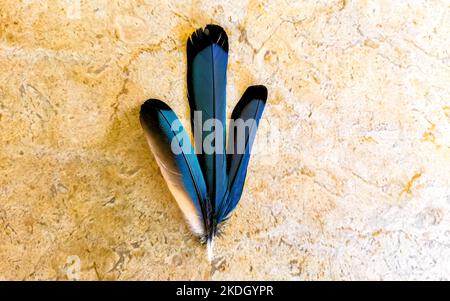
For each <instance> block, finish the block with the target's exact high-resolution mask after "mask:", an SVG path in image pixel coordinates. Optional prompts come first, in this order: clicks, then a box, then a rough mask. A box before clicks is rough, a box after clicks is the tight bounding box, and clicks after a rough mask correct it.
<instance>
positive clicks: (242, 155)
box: [140, 25, 267, 257]
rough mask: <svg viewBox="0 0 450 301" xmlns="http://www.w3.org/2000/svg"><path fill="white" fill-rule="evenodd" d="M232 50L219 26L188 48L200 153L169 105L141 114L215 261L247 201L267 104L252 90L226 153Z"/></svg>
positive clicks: (198, 34)
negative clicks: (217, 246)
mask: <svg viewBox="0 0 450 301" xmlns="http://www.w3.org/2000/svg"><path fill="white" fill-rule="evenodd" d="M228 47H229V46H228V37H227V34H226V33H225V31H224V30H223V28H222V27H220V26H217V25H207V26H206V27H204V28H200V29H198V30H196V31H195V32H194V33H193V34H192V35H191V37H190V38H189V40H188V42H187V64H188V66H187V87H188V99H189V105H190V109H191V127H192V129H193V131H194V138H195V139H194V140H195V143H194V147H195V152H194V148H193V147H192V145H191V142H190V139H189V137H188V135H187V133H186V132H185V131H184V129H183V127H182V126H181V123H180V122H179V120H178V118H177V116H176V115H175V113H174V112H173V111H172V110H171V109H170V107H169V106H167V105H166V104H165V103H163V102H162V101H159V100H155V99H152V100H148V101H146V102H145V103H144V104H143V105H142V107H141V113H140V119H141V124H142V127H143V128H144V130H145V133H146V137H147V141H148V143H149V146H150V148H151V150H152V152H153V153H154V155H155V158H156V161H157V163H158V165H159V167H160V169H161V173H162V174H163V176H164V178H165V180H166V182H167V184H168V186H169V189H170V190H171V192H172V194H173V195H174V197H175V199H176V200H177V202H178V205H179V206H180V208H181V210H182V211H183V213H184V215H185V217H186V219H187V220H188V222H189V224H190V225H191V229H192V230H193V232H194V233H195V234H197V235H198V236H200V237H201V238H202V241H204V242H207V243H208V255H209V257H210V256H211V255H212V254H211V253H210V252H212V243H213V237H214V236H215V235H217V234H218V231H219V226H220V224H221V223H223V222H224V221H225V220H226V219H228V217H229V216H230V214H231V212H232V211H233V210H234V209H235V208H236V205H237V204H238V202H239V199H240V198H241V195H242V191H243V187H244V183H245V178H246V174H247V166H248V163H249V159H250V152H251V148H252V144H253V141H254V139H255V134H256V128H257V127H258V124H259V120H260V118H261V116H262V113H263V110H264V107H265V104H266V100H267V89H266V88H265V87H264V86H251V87H249V88H248V89H247V91H246V92H245V93H244V95H243V96H242V98H241V100H240V101H239V102H238V104H237V105H236V107H235V109H234V110H233V113H232V115H231V122H232V123H230V137H229V139H228V149H227V150H226V149H225V148H226V145H227V144H226V80H227V64H228ZM199 112H201V114H202V119H201V120H197V121H202V122H206V123H208V121H207V120H210V121H209V122H210V126H209V128H207V129H205V127H204V126H206V124H203V123H200V122H198V124H194V123H195V122H194V121H195V118H194V117H195V116H196V115H195V114H196V113H199ZM211 120H212V123H211ZM236 121H237V122H236ZM239 122H241V123H243V124H244V125H245V126H244V128H245V130H244V131H241V130H239V129H237V128H236V127H232V125H236V124H238V125H239ZM174 124H175V126H174ZM211 135H212V137H213V139H211ZM208 139H211V140H208ZM208 142H211V145H212V146H213V147H214V148H213V151H212V152H211V151H210V150H207V149H204V147H206V146H207V145H208Z"/></svg>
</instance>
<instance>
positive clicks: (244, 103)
mask: <svg viewBox="0 0 450 301" xmlns="http://www.w3.org/2000/svg"><path fill="white" fill-rule="evenodd" d="M266 100H267V89H266V87H264V86H252V87H249V88H248V89H247V90H246V91H245V93H244V95H243V96H242V98H241V100H240V101H239V102H238V104H237V105H236V107H235V108H234V110H233V113H232V114H231V122H230V131H229V132H230V133H229V140H228V150H227V152H228V155H227V162H228V168H227V172H228V177H229V182H228V194H227V199H226V200H225V202H224V206H223V208H221V210H220V214H219V215H218V219H219V221H222V220H224V219H226V218H228V216H229V215H230V213H231V212H232V211H233V210H234V209H235V208H236V205H237V204H238V202H239V200H240V198H241V195H242V191H243V189H244V183H245V178H246V175H247V166H248V163H249V160H250V154H251V149H252V145H253V142H254V140H255V136H256V130H257V128H258V125H259V121H260V119H261V116H262V113H263V111H264V107H265V104H266Z"/></svg>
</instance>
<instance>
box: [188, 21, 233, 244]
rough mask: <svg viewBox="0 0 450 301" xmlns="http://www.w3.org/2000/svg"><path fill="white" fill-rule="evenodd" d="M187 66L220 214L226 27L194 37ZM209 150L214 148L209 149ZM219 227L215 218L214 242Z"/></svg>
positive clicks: (206, 170) (200, 143) (202, 158)
mask: <svg viewBox="0 0 450 301" xmlns="http://www.w3.org/2000/svg"><path fill="white" fill-rule="evenodd" d="M187 64H188V68H187V83H188V98H189V105H190V108H191V121H192V122H191V125H192V128H193V131H194V137H195V139H194V140H195V148H196V150H197V152H198V159H199V162H200V167H201V168H202V171H203V175H204V177H205V182H206V186H207V188H208V196H209V199H210V200H211V203H212V204H211V205H212V208H213V210H214V211H216V207H218V206H219V205H220V203H221V202H222V201H223V199H224V197H225V194H226V188H227V183H228V179H227V172H226V168H227V166H226V165H227V162H226V150H225V147H226V83H227V65H228V37H227V34H226V33H225V31H224V30H223V28H222V27H220V26H217V25H208V26H206V27H205V28H201V29H198V30H196V31H195V32H194V33H193V34H192V35H191V37H190V38H189V40H188V42H187ZM196 112H201V113H202V115H201V117H202V118H201V120H198V119H197V121H201V123H198V124H194V119H195V118H194V116H195V113H196ZM208 122H209V125H208ZM202 126H203V127H202ZM197 138H200V139H197ZM211 138H212V139H211ZM208 146H213V148H212V149H206V148H207V147H208ZM217 223H218V221H217V219H216V217H215V216H214V217H213V222H212V226H213V227H212V228H211V229H209V233H208V234H209V236H210V238H212V236H213V235H214V234H215V232H216V229H217V228H216V226H217Z"/></svg>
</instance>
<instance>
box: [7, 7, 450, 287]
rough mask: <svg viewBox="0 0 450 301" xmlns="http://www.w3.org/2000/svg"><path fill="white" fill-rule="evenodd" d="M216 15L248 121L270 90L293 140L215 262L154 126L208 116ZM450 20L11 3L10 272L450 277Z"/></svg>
mask: <svg viewBox="0 0 450 301" xmlns="http://www.w3.org/2000/svg"><path fill="white" fill-rule="evenodd" d="M210 22H214V23H218V24H220V25H222V26H223V27H224V28H225V29H226V31H227V32H228V35H229V40H230V65H229V85H228V113H231V109H232V108H233V107H234V105H235V104H236V102H237V100H238V98H239V97H240V95H241V94H242V93H243V92H244V90H245V88H246V87H247V86H248V85H251V84H264V85H266V86H267V87H268V89H269V101H268V107H267V110H266V112H265V117H266V120H268V121H269V122H272V121H273V124H274V127H277V129H278V130H279V131H278V135H277V137H276V142H277V145H279V149H278V151H277V152H276V153H272V154H267V155H255V156H254V157H253V160H252V161H251V164H250V167H249V173H248V179H247V183H246V187H245V192H244V194H243V197H242V200H241V203H240V205H239V206H238V209H237V211H236V212H235V214H234V215H233V217H232V218H231V219H230V221H229V223H228V225H227V227H226V229H225V233H224V235H223V236H222V237H221V238H220V240H218V241H217V242H216V248H217V250H216V257H215V260H214V262H213V263H212V264H209V263H208V261H207V259H206V255H205V248H204V247H203V246H201V245H200V244H199V243H198V242H197V240H196V239H195V238H193V237H192V236H191V234H190V232H189V229H188V228H187V226H186V224H185V223H184V220H183V217H182V215H181V213H180V211H179V210H178V208H177V206H176V203H175V201H174V200H173V198H172V196H171V195H170V193H169V191H168V189H167V187H166V185H165V182H164V180H163V178H162V176H161V174H160V172H159V170H158V168H157V165H156V162H155V160H154V158H153V155H152V154H151V153H150V151H149V150H148V148H147V146H146V143H145V140H144V136H143V132H142V130H141V127H140V125H139V121H138V112H139V107H140V105H141V104H142V103H143V101H144V100H145V99H147V98H150V97H152V98H160V99H162V100H164V101H166V102H167V103H169V104H170V106H171V107H172V108H173V109H174V110H175V111H176V112H177V114H178V115H179V116H180V117H181V118H184V119H186V118H188V116H189V115H188V103H187V99H186V83H185V73H186V58H185V42H186V39H187V37H188V36H189V34H190V33H191V32H192V31H193V30H194V29H195V28H197V27H200V26H203V25H205V24H207V23H210ZM449 28H450V13H449V2H448V1H406V0H405V1H387V0H378V1H366V0H362V1H324V0H320V1H289V0H285V1H254V0H249V1H213V0H208V1H150V0H135V1H131V0H124V1H106V0H103V1H99V0H97V1H93V0H90V1H87V0H86V1H84V0H83V1H81V2H77V1H64V0H61V1H59V0H54V1H50V0H48V1H45V0H44V1H41V0H39V1H38V0H22V1H1V3H0V66H1V70H0V145H1V150H0V279H73V278H77V273H75V274H74V273H73V270H74V269H75V270H76V263H77V261H78V259H79V263H80V267H81V271H80V273H79V274H78V276H79V278H81V279H101V280H106V279H214V280H220V279H276V280H278V279H308V280H309V279H386V280H388V279H450V261H449V258H450V214H449V209H450V66H449V65H450V58H449V45H450V33H449ZM261 133H263V132H260V135H262V134H261ZM260 138H261V136H258V139H260ZM70 256H72V257H70ZM74 256H75V257H74ZM74 258H75V259H74ZM75 272H76V271H75ZM74 275H75V276H74Z"/></svg>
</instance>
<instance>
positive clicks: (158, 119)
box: [140, 99, 209, 236]
mask: <svg viewBox="0 0 450 301" xmlns="http://www.w3.org/2000/svg"><path fill="white" fill-rule="evenodd" d="M140 120H141V124H142V127H143V128H144V130H145V133H146V138H147V141H148V144H149V146H150V148H151V150H152V152H153V154H154V155H155V158H156V161H157V163H158V165H159V167H160V169H161V173H162V174H163V176H164V179H165V180H166V182H167V184H168V186H169V189H170V190H171V192H172V194H173V195H174V197H175V199H176V201H177V203H178V205H179V207H180V209H181V210H182V211H183V213H184V215H185V217H186V219H187V220H188V222H189V224H190V225H191V228H192V230H193V232H194V233H196V234H197V235H199V236H204V235H205V233H206V228H207V225H206V222H207V220H208V215H209V212H207V210H208V208H209V202H208V200H207V190H206V185H205V181H204V179H203V174H202V172H201V169H200V165H199V163H198V160H197V156H196V155H195V152H194V150H193V148H192V146H191V142H190V140H189V137H188V135H187V133H186V132H185V130H184V129H183V126H182V124H181V122H180V121H179V119H178V118H177V116H176V114H175V113H174V112H173V111H172V109H171V108H170V107H169V106H168V105H166V104H165V103H163V102H162V101H160V100H157V99H150V100H147V101H146V102H145V103H144V104H143V105H142V107H141V112H140Z"/></svg>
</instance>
